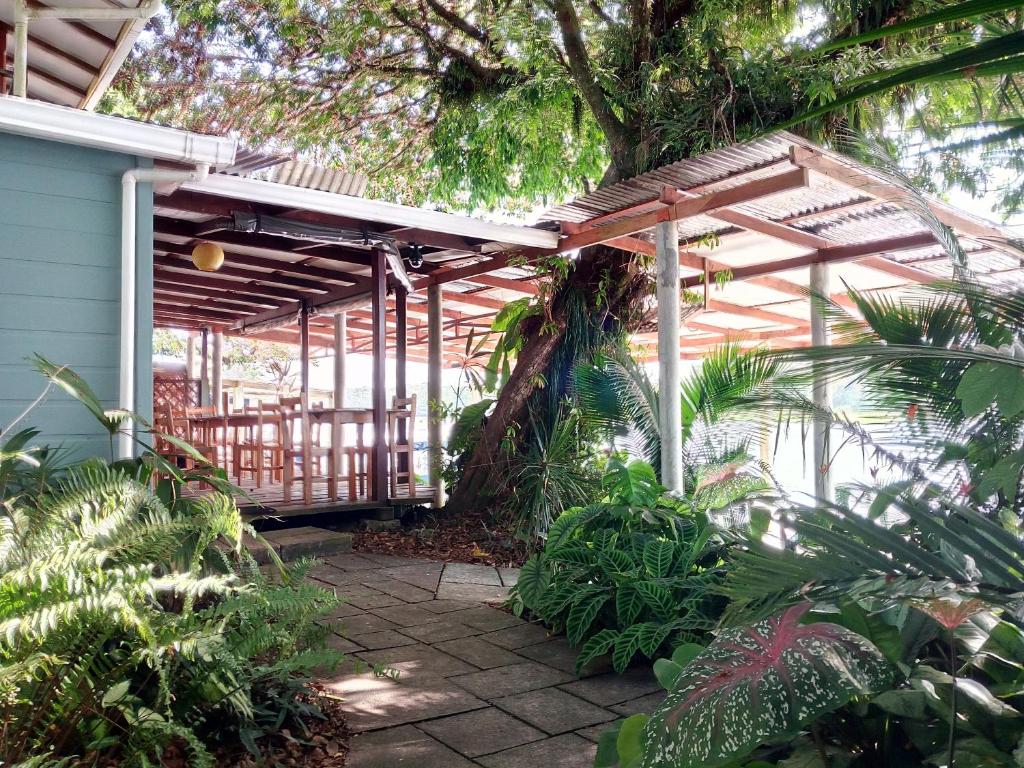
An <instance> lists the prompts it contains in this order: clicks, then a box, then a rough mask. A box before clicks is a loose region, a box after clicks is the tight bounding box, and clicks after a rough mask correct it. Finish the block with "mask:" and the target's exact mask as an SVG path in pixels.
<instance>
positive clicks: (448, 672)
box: [359, 643, 476, 683]
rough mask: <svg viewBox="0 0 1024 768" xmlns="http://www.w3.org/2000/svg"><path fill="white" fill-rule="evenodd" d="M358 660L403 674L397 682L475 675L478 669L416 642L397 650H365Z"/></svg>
mask: <svg viewBox="0 0 1024 768" xmlns="http://www.w3.org/2000/svg"><path fill="white" fill-rule="evenodd" d="M359 658H361V659H363V661H365V662H367V663H368V664H383V665H385V666H387V667H389V668H391V669H396V670H398V672H399V673H400V674H399V676H398V682H400V683H402V682H406V681H407V680H416V681H419V680H424V679H427V678H437V677H451V676H452V675H465V674H468V673H470V672H474V671H476V670H475V667H473V665H472V664H467V663H466V662H465V661H462V660H461V659H458V658H456V657H454V656H451V655H450V654H448V653H444V652H443V651H439V650H437V649H436V648H433V647H431V646H429V645H424V644H422V643H415V644H413V645H405V646H401V647H398V648H386V649H382V650H376V651H364V652H362V653H360V654H359Z"/></svg>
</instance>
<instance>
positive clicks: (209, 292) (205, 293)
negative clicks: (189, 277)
mask: <svg viewBox="0 0 1024 768" xmlns="http://www.w3.org/2000/svg"><path fill="white" fill-rule="evenodd" d="M160 277H161V274H160V273H158V274H156V275H155V276H154V279H153V289H154V290H157V291H164V292H165V293H175V294H179V295H181V296H189V297H191V298H207V299H217V300H220V301H230V302H232V303H234V304H245V305H246V306H250V307H261V308H263V309H273V308H274V307H278V306H280V303H278V302H275V301H273V300H271V299H267V298H262V297H259V296H252V295H250V294H246V293H242V292H240V291H239V292H234V291H233V292H230V293H229V292H227V291H218V290H216V289H213V288H205V287H198V286H192V285H179V284H178V283H175V282H173V281H170V280H161V279H160Z"/></svg>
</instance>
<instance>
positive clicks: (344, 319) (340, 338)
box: [334, 312, 348, 408]
mask: <svg viewBox="0 0 1024 768" xmlns="http://www.w3.org/2000/svg"><path fill="white" fill-rule="evenodd" d="M347 362H348V315H347V314H346V313H344V312H339V313H338V314H336V315H335V316H334V407H335V408H344V407H345V368H346V366H347Z"/></svg>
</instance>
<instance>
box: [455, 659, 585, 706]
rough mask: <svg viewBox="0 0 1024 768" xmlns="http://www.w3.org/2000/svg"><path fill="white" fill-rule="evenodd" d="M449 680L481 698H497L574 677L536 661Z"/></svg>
mask: <svg viewBox="0 0 1024 768" xmlns="http://www.w3.org/2000/svg"><path fill="white" fill-rule="evenodd" d="M450 679H451V680H452V682H454V683H457V684H458V685H461V686H462V687H463V688H465V689H466V690H467V691H469V692H470V693H474V694H476V695H477V696H479V697H481V698H485V699H494V698H499V697H501V696H511V695H513V694H516V693H524V692H525V691H533V690H536V689H537V688H547V687H549V686H552V685H558V684H559V683H567V682H569V680H571V679H572V675H569V674H567V673H565V672H563V671H561V670H560V669H553V668H551V667H546V666H544V665H543V664H538V663H536V662H534V661H525V662H523V663H522V664H510V665H508V666H507V667H495V668H494V669H486V670H484V671H482V672H474V673H472V674H469V675H460V676H458V677H453V678H450Z"/></svg>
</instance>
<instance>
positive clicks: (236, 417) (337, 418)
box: [188, 408, 383, 504]
mask: <svg viewBox="0 0 1024 768" xmlns="http://www.w3.org/2000/svg"><path fill="white" fill-rule="evenodd" d="M307 413H308V414H309V421H310V425H312V423H313V422H316V423H318V424H321V425H327V426H329V427H330V428H331V450H332V451H333V452H334V461H335V470H338V468H340V466H341V454H342V451H343V449H344V445H343V444H342V428H343V427H344V426H345V425H346V424H355V425H356V447H357V448H358V449H359V450H363V449H364V448H365V443H364V432H365V427H366V425H367V424H372V423H373V409H372V408H309V409H308V410H307ZM284 417H285V419H286V420H289V421H294V420H295V419H300V418H301V417H302V412H301V411H285V412H284ZM188 420H189V423H190V425H195V426H197V427H198V428H199V429H200V430H201V431H202V432H203V433H204V434H208V433H209V432H210V431H211V430H213V431H215V430H217V429H223V430H224V445H225V463H226V459H227V443H228V438H227V431H228V430H229V429H234V430H236V432H237V430H238V429H240V428H242V429H244V428H246V427H255V426H258V425H259V423H260V414H258V413H226V414H222V415H216V414H211V415H205V416H191V417H189V419H188ZM264 423H266V419H265V418H264ZM381 438H383V435H375V436H374V439H375V440H379V439H381ZM312 453H313V445H312V435H311V430H309V429H307V428H306V426H305V425H303V427H302V456H303V459H302V498H303V501H304V502H305V503H306V504H311V503H312V502H313V462H312V460H311V459H312ZM224 469H225V470H227V467H225V468H224ZM335 482H337V481H336V480H335Z"/></svg>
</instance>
